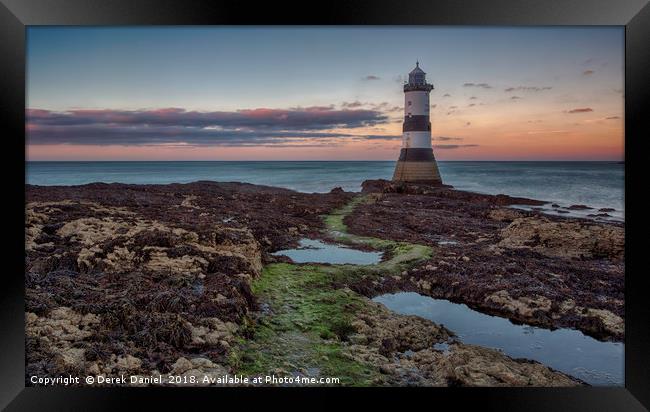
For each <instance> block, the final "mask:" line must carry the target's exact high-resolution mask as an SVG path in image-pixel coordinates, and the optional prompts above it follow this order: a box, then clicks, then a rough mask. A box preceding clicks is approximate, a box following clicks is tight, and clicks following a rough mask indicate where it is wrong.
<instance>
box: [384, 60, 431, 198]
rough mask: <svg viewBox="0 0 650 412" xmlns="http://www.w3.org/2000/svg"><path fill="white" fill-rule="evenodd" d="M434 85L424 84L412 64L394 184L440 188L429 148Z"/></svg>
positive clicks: (419, 71)
mask: <svg viewBox="0 0 650 412" xmlns="http://www.w3.org/2000/svg"><path fill="white" fill-rule="evenodd" d="M431 90H433V85H432V84H429V83H427V81H426V73H425V72H424V71H422V69H420V63H419V62H416V63H415V69H413V70H412V71H411V73H409V80H408V83H405V84H404V124H403V126H402V148H401V150H400V154H399V160H398V161H397V165H396V166H395V173H394V174H393V180H394V181H401V182H413V183H427V184H435V185H441V184H442V179H441V178H440V172H439V171H438V164H437V163H436V158H435V157H434V156H433V148H432V147H431V121H430V120H429V107H430V105H429V93H431Z"/></svg>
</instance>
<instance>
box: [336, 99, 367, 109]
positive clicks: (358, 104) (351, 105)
mask: <svg viewBox="0 0 650 412" xmlns="http://www.w3.org/2000/svg"><path fill="white" fill-rule="evenodd" d="M361 106H363V103H361V102H360V101H358V100H355V101H353V102H343V103H341V107H345V108H348V109H352V108H355V107H361Z"/></svg>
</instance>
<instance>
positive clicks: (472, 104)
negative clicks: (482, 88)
mask: <svg viewBox="0 0 650 412" xmlns="http://www.w3.org/2000/svg"><path fill="white" fill-rule="evenodd" d="M474 106H476V103H470V104H468V105H467V107H474Z"/></svg>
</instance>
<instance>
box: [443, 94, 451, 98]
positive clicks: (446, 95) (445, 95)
mask: <svg viewBox="0 0 650 412" xmlns="http://www.w3.org/2000/svg"><path fill="white" fill-rule="evenodd" d="M442 97H451V95H450V94H449V93H445V94H443V95H442Z"/></svg>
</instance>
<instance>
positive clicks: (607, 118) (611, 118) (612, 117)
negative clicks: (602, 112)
mask: <svg viewBox="0 0 650 412" xmlns="http://www.w3.org/2000/svg"><path fill="white" fill-rule="evenodd" d="M620 118H621V116H609V117H606V118H605V120H614V119H620Z"/></svg>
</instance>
